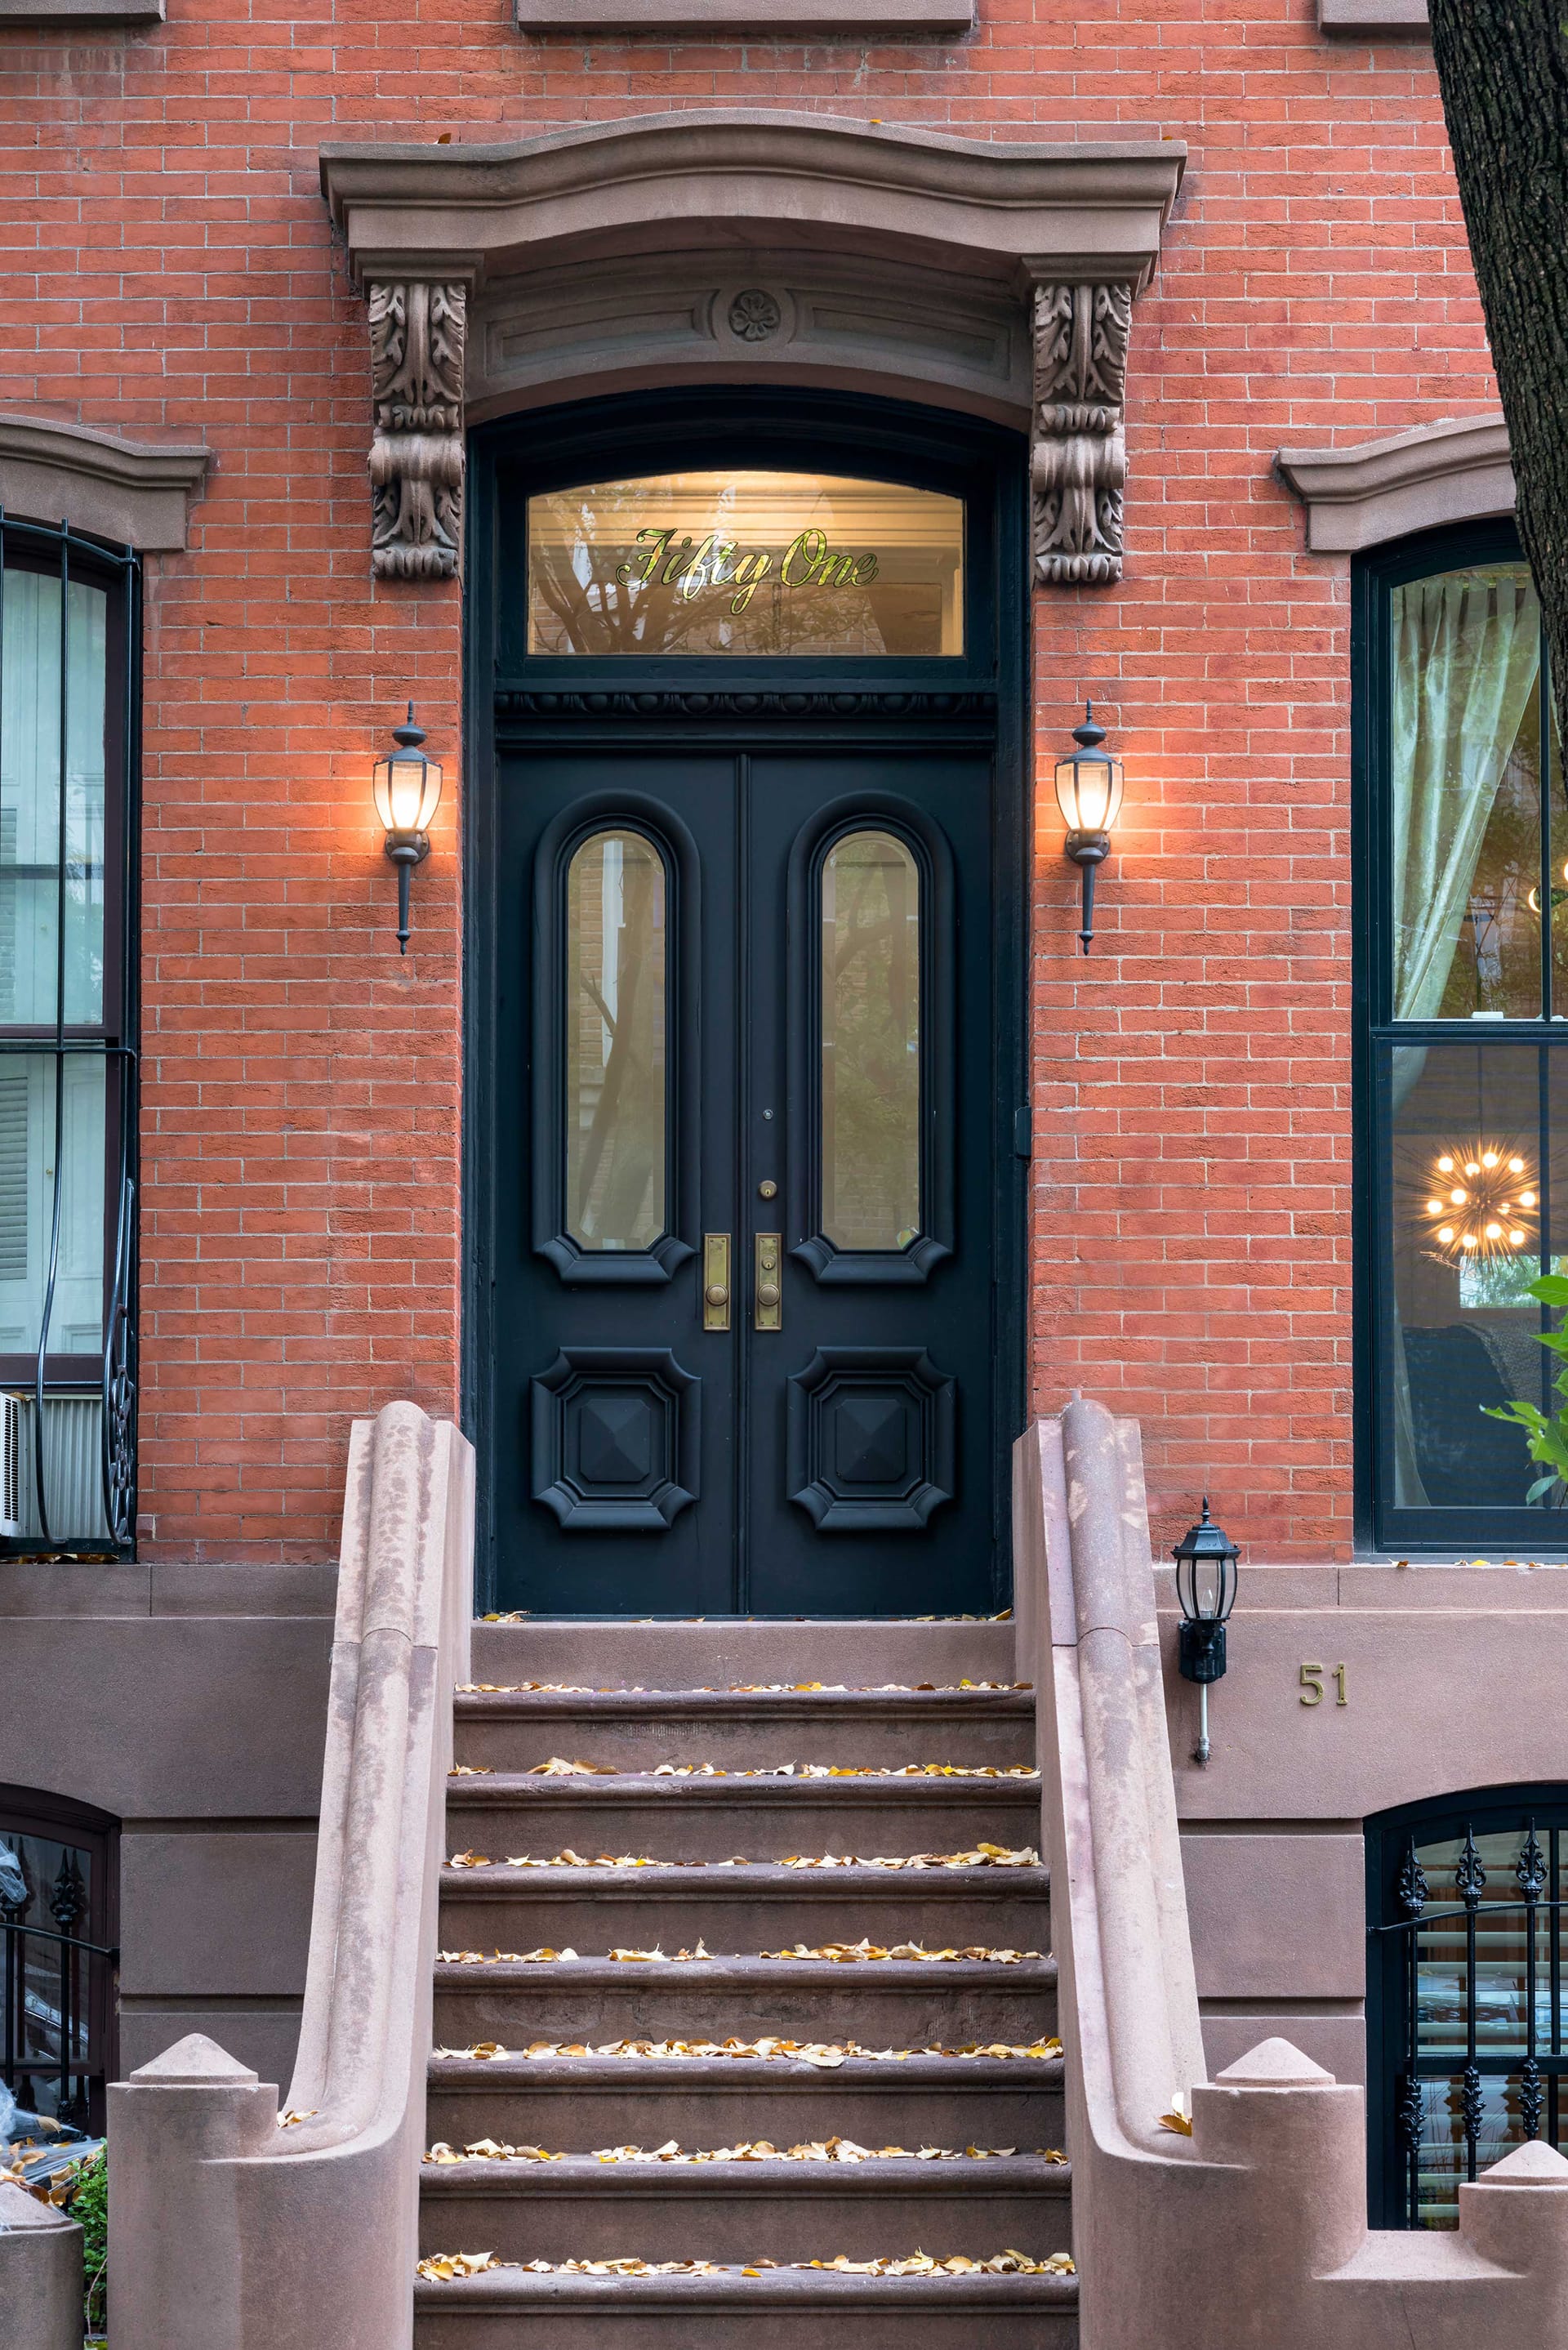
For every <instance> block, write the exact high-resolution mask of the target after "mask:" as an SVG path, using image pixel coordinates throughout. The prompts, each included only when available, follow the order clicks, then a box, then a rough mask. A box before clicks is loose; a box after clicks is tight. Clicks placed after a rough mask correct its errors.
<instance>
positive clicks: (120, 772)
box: [0, 508, 142, 1560]
mask: <svg viewBox="0 0 1568 2350" xmlns="http://www.w3.org/2000/svg"><path fill="white" fill-rule="evenodd" d="M7 567H9V568H12V569H20V570H26V571H32V572H36V573H42V574H44V575H45V576H47V577H55V578H58V579H60V580H62V582H64V583H65V585H66V587H68V586H69V583H70V582H71V581H72V580H81V581H84V582H87V583H89V584H90V585H92V586H93V587H98V588H100V589H102V590H103V591H104V593H105V595H106V597H107V598H108V606H107V612H106V629H105V640H106V661H105V678H104V721H105V743H104V892H103V895H104V941H103V966H104V968H103V1003H102V1005H101V1018H100V1019H99V1021H98V1022H94V1023H85V1022H71V1021H67V1020H66V1018H65V1016H64V1015H65V1005H64V1002H63V999H61V998H59V997H58V996H57V1003H56V1016H55V1019H54V1020H53V1021H52V1022H45V1023H33V1024H28V1023H6V1024H0V1057H9V1056H12V1055H23V1056H33V1055H50V1056H52V1057H53V1059H54V1062H55V1099H56V1104H57V1132H58V1118H59V1115H60V1111H59V1105H60V1104H61V1102H62V1099H63V1085H62V1078H63V1074H64V1069H65V1064H66V1061H67V1057H71V1056H75V1055H84V1054H85V1055H94V1056H96V1057H98V1058H99V1059H101V1060H102V1062H103V1064H104V1083H105V1105H104V1107H105V1115H104V1142H105V1165H104V1241H103V1268H104V1274H103V1302H102V1317H101V1328H102V1334H103V1336H102V1345H101V1347H100V1349H99V1352H98V1353H96V1354H94V1355H86V1354H65V1353H61V1352H59V1351H51V1350H50V1349H49V1347H48V1344H47V1341H48V1336H49V1331H48V1316H47V1311H46V1316H45V1323H44V1327H43V1328H42V1329H41V1331H40V1333H39V1343H38V1346H37V1347H36V1351H34V1352H31V1353H28V1354H10V1353H7V1354H0V1393H10V1394H13V1395H17V1396H19V1397H25V1398H26V1399H29V1400H30V1401H31V1403H32V1405H33V1419H32V1447H31V1451H32V1471H33V1479H34V1492H35V1497H36V1508H37V1514H38V1519H39V1530H38V1531H37V1532H36V1533H28V1534H14V1535H4V1536H0V1558H6V1557H11V1558H15V1557H24V1558H34V1559H36V1558H57V1557H69V1558H78V1559H79V1558H96V1559H106V1560H111V1559H132V1558H134V1556H135V1555H136V1513H137V1418H138V1389H139V1363H138V1357H139V1336H138V1320H139V1316H138V1276H139V1263H138V1255H139V1214H138V1202H139V1195H140V742H141V627H142V605H141V564H140V556H138V554H137V551H136V549H135V548H134V547H132V546H109V545H107V544H105V543H104V542H103V541H101V540H99V539H96V538H91V537H88V536H84V535H83V534H82V533H81V532H79V531H74V530H72V529H71V527H70V525H68V524H67V523H59V524H49V523H42V522H35V521H30V520H26V519H23V518H21V517H19V516H16V515H11V514H7V513H6V512H5V510H4V509H3V508H0V598H3V593H4V576H5V570H6V568H7ZM67 600H68V599H67V596H66V595H65V594H64V593H62V596H61V600H60V608H61V627H62V631H63V629H64V627H65V621H66V613H67ZM3 610H4V607H3V602H0V628H3ZM3 691H4V686H3V676H0V694H3ZM3 714H4V712H3V702H0V718H3ZM66 755H67V743H66V742H65V739H64V736H63V734H62V743H61V753H60V757H61V768H62V790H63V770H64V762H65V758H66ZM60 852H61V862H60V889H61V894H62V898H63V894H64V888H65V871H66V859H65V837H64V830H63V827H62V831H61V836H60ZM62 932H63V925H62ZM54 1163H55V1179H54V1202H53V1206H52V1209H51V1222H52V1224H54V1225H55V1226H56V1228H57V1219H58V1213H59V1202H60V1196H61V1189H62V1185H63V1180H64V1173H65V1167H64V1152H63V1151H62V1150H61V1149H59V1148H58V1147H57V1149H56V1151H55V1162H54ZM52 1291H53V1280H52V1276H51V1278H50V1280H49V1283H48V1285H47V1295H48V1299H49V1301H50V1302H52ZM83 1391H96V1392H97V1395H98V1397H99V1405H100V1421H99V1499H100V1503H101V1508H102V1512H103V1523H102V1525H101V1526H99V1527H90V1528H84V1527H81V1526H74V1525H72V1524H70V1523H68V1522H67V1516H66V1513H63V1512H62V1510H61V1509H60V1507H59V1505H58V1502H57V1501H56V1503H54V1505H51V1497H50V1492H49V1487H48V1479H47V1469H46V1458H45V1432H44V1431H45V1418H44V1414H45V1404H46V1401H47V1399H49V1398H51V1397H58V1396H62V1395H69V1394H81V1393H82V1392H83Z"/></svg>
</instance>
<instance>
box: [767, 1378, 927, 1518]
mask: <svg viewBox="0 0 1568 2350" xmlns="http://www.w3.org/2000/svg"><path fill="white" fill-rule="evenodd" d="M788 1413H789V1482H790V1487H791V1492H790V1500H791V1501H792V1502H795V1503H799V1505H800V1507H801V1508H802V1509H803V1510H805V1513H806V1514H807V1516H808V1517H809V1518H810V1519H811V1522H812V1523H813V1524H814V1525H815V1528H816V1530H817V1532H818V1534H882V1533H891V1532H893V1531H894V1530H895V1529H901V1530H903V1531H906V1532H911V1533H917V1532H922V1531H923V1530H924V1529H925V1527H926V1526H927V1525H928V1524H929V1521H930V1518H931V1514H932V1513H933V1511H935V1510H938V1509H940V1507H941V1504H942V1503H944V1502H950V1501H952V1500H953V1499H954V1495H955V1485H956V1471H955V1465H954V1463H955V1453H954V1441H953V1440H954V1427H955V1421H956V1418H957V1401H956V1389H955V1387H954V1382H953V1381H952V1379H951V1378H950V1377H949V1376H948V1375H947V1373H946V1372H944V1371H940V1370H939V1369H938V1368H937V1367H936V1365H935V1364H934V1363H933V1362H932V1360H931V1358H930V1357H929V1355H928V1354H927V1352H926V1350H925V1348H924V1347H819V1348H818V1349H817V1351H816V1353H815V1355H814V1356H813V1357H812V1358H811V1361H810V1362H809V1363H808V1364H807V1365H806V1367H805V1370H803V1371H796V1372H795V1373H794V1375H793V1377H792V1378H791V1379H790V1382H789V1400H788Z"/></svg>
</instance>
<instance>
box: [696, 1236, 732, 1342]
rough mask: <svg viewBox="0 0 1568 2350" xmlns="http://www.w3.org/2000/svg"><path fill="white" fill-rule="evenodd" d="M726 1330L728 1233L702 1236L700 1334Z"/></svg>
mask: <svg viewBox="0 0 1568 2350" xmlns="http://www.w3.org/2000/svg"><path fill="white" fill-rule="evenodd" d="M729 1326H730V1235H729V1233H728V1232H704V1233H703V1235H702V1327H703V1329H704V1330H727V1329H728V1328H729Z"/></svg>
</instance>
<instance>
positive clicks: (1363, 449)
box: [1274, 410, 1514, 555]
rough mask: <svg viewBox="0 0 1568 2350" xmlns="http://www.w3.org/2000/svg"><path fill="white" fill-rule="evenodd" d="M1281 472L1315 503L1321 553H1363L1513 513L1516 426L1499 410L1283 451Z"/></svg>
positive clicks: (1310, 540) (1312, 529) (1310, 511)
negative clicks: (1345, 443) (1511, 438)
mask: <svg viewBox="0 0 1568 2350" xmlns="http://www.w3.org/2000/svg"><path fill="white" fill-rule="evenodd" d="M1274 470H1275V472H1276V473H1278V474H1279V476H1280V478H1281V480H1282V482H1283V483H1284V484H1285V486H1286V487H1287V489H1292V490H1293V491H1294V492H1295V494H1296V495H1297V497H1298V498H1300V500H1301V502H1302V504H1303V505H1304V506H1305V508H1306V543H1307V546H1308V548H1309V550H1310V551H1311V553H1313V554H1314V555H1353V554H1355V552H1356V551H1357V550H1358V549H1359V548H1361V547H1364V546H1380V545H1381V544H1382V543H1383V542H1384V541H1385V540H1386V539H1390V538H1404V537H1406V536H1407V535H1408V534H1409V533H1410V532H1411V531H1417V530H1435V529H1437V528H1438V526H1439V525H1442V524H1445V523H1459V522H1480V521H1481V520H1484V519H1485V518H1486V517H1487V516H1488V515H1510V514H1511V513H1512V512H1513V504H1514V481H1513V470H1512V467H1511V463H1510V462H1509V451H1508V427H1507V425H1506V424H1505V423H1504V422H1503V420H1502V415H1501V411H1498V410H1493V411H1490V413H1489V414H1488V415H1485V416H1461V417H1444V418H1443V419H1442V420H1441V421H1440V422H1438V423H1436V424H1417V425H1416V426H1415V427H1414V428H1413V430H1412V431H1410V432H1396V433H1394V434H1393V435H1392V436H1391V437H1390V438H1389V439H1387V440H1386V441H1362V442H1357V443H1356V444H1355V446H1354V447H1351V448H1346V449H1282V450H1281V451H1280V452H1279V455H1278V456H1277V457H1276V458H1275V460H1274Z"/></svg>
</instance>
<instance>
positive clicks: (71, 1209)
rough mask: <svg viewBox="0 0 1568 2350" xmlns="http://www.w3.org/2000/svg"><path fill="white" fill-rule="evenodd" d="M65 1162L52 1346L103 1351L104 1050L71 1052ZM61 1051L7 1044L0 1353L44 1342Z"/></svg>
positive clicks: (0, 1072) (0, 1151)
mask: <svg viewBox="0 0 1568 2350" xmlns="http://www.w3.org/2000/svg"><path fill="white" fill-rule="evenodd" d="M63 1066H64V1069H65V1094H64V1105H63V1117H62V1119H61V1136H60V1139H61V1141H62V1143H63V1145H64V1160H65V1172H64V1180H63V1182H62V1185H61V1192H60V1246H59V1258H58V1263H57V1266H56V1271H55V1294H54V1302H53V1306H52V1309H51V1312H50V1315H49V1333H48V1351H49V1353H50V1354H51V1355H91V1356H98V1355H99V1354H101V1353H102V1351H103V1305H104V1297H103V1290H104V1147H105V1133H104V1110H105V1091H104V1088H105V1069H104V1064H103V1062H102V1060H101V1059H100V1058H99V1055H97V1054H96V1053H69V1054H67V1055H66V1056H65V1059H64V1064H63ZM55 1071H56V1061H55V1055H53V1054H52V1053H4V1054H0V1354H4V1355H16V1354H22V1355H32V1354H34V1353H35V1352H36V1348H37V1345H38V1335H39V1329H40V1326H41V1323H42V1319H43V1311H44V1298H45V1292H46V1288H47V1280H48V1270H49V1243H50V1236H51V1231H52V1227H53V1221H54V1191H55V1082H56V1080H55Z"/></svg>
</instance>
